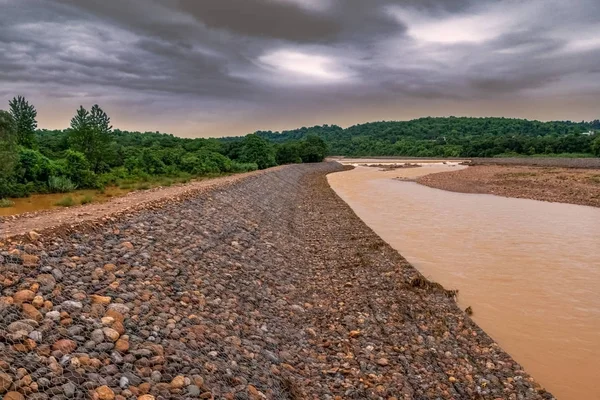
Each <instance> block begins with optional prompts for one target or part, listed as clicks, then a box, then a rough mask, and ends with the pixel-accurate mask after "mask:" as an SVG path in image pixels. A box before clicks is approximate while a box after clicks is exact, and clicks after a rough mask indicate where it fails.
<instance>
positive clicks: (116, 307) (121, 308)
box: [107, 303, 130, 322]
mask: <svg viewBox="0 0 600 400" xmlns="http://www.w3.org/2000/svg"><path fill="white" fill-rule="evenodd" d="M108 309H109V310H110V311H116V312H117V313H119V314H121V315H125V314H127V313H129V311H130V310H129V307H127V306H126V305H125V304H121V303H112V304H111V305H109V306H108ZM107 315H108V313H107ZM108 316H109V317H113V318H114V316H113V315H108ZM115 320H117V321H119V319H118V318H115ZM121 322H123V321H121Z"/></svg>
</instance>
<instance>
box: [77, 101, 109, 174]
mask: <svg viewBox="0 0 600 400" xmlns="http://www.w3.org/2000/svg"><path fill="white" fill-rule="evenodd" d="M69 139H70V142H71V145H72V146H73V148H74V149H75V150H77V151H80V152H82V153H83V154H85V157H86V158H87V160H88V161H89V162H90V165H91V167H92V170H93V171H94V172H100V171H102V170H103V169H104V168H105V167H106V160H105V159H106V158H107V157H108V155H109V154H108V153H109V151H108V149H109V146H110V143H111V141H112V139H113V138H112V126H111V125H110V118H109V117H108V115H107V114H106V113H105V112H104V111H103V110H102V109H101V108H100V107H99V106H98V105H97V104H95V105H94V106H93V107H92V109H91V111H89V112H88V111H87V110H86V109H85V108H83V106H80V107H79V109H78V110H77V113H76V114H75V116H74V117H73V118H72V119H71V130H70V135H69Z"/></svg>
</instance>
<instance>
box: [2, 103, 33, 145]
mask: <svg viewBox="0 0 600 400" xmlns="http://www.w3.org/2000/svg"><path fill="white" fill-rule="evenodd" d="M8 105H9V106H10V113H11V115H12V117H13V120H14V123H15V130H16V133H17V143H18V144H20V145H21V146H24V147H28V148H33V147H34V146H35V130H36V128H37V121H36V117H37V111H36V110H35V107H34V106H33V104H29V102H28V101H27V100H25V97H23V96H17V97H15V98H13V99H12V100H11V101H9V102H8Z"/></svg>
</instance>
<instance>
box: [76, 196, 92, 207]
mask: <svg viewBox="0 0 600 400" xmlns="http://www.w3.org/2000/svg"><path fill="white" fill-rule="evenodd" d="M93 201H94V198H93V197H92V196H90V195H86V196H83V198H82V199H81V200H80V201H79V203H81V204H82V205H83V204H90V203H91V202H93Z"/></svg>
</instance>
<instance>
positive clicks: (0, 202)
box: [0, 199, 15, 208]
mask: <svg viewBox="0 0 600 400" xmlns="http://www.w3.org/2000/svg"><path fill="white" fill-rule="evenodd" d="M14 205H15V203H14V202H12V201H10V200H9V199H0V208H8V207H12V206H14Z"/></svg>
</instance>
